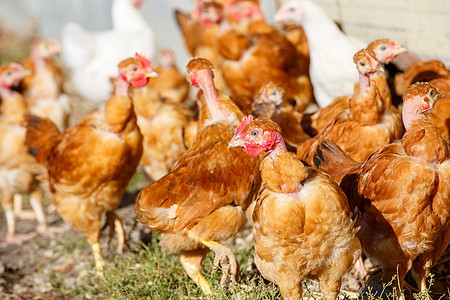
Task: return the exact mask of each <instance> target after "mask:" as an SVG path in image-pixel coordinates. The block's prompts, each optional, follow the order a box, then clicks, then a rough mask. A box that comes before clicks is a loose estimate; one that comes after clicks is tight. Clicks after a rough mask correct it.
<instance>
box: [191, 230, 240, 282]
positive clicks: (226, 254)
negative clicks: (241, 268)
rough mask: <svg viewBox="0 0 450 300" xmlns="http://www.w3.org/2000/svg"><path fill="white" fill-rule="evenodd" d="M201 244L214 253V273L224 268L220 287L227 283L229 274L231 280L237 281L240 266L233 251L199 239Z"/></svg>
mask: <svg viewBox="0 0 450 300" xmlns="http://www.w3.org/2000/svg"><path fill="white" fill-rule="evenodd" d="M198 240H199V241H200V243H202V244H203V245H205V246H207V247H208V248H209V249H211V250H212V251H214V254H215V258H214V272H215V271H216V270H217V269H218V268H219V265H220V266H222V278H221V279H220V285H221V286H224V285H225V284H226V282H227V278H228V274H230V275H231V279H232V280H233V281H236V277H237V270H238V264H237V261H236V257H235V256H234V253H233V251H231V249H230V248H227V247H225V246H223V245H221V244H219V243H217V242H214V241H206V240H204V239H202V238H199V239H198Z"/></svg>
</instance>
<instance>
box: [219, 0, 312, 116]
mask: <svg viewBox="0 0 450 300" xmlns="http://www.w3.org/2000/svg"><path fill="white" fill-rule="evenodd" d="M237 5H239V8H238V9H237V8H236V7H237ZM235 6H236V7H235ZM243 7H245V8H243ZM225 14H226V16H227V17H228V19H227V20H225V21H223V22H228V23H230V26H229V27H230V29H229V30H226V31H224V32H223V33H221V34H220V36H219V40H218V43H219V45H220V48H219V50H220V53H221V54H222V55H223V56H224V57H225V61H224V63H223V65H222V73H223V76H224V78H225V81H226V83H227V85H228V86H229V88H230V90H231V92H232V94H233V95H249V96H250V97H254V96H255V95H257V94H258V92H259V90H260V89H261V88H262V86H263V85H264V84H266V83H267V82H269V81H272V82H274V83H276V84H279V85H280V86H282V87H283V88H284V89H285V91H286V96H287V98H288V99H289V100H290V101H292V103H293V104H294V108H295V110H297V111H304V110H305V108H306V107H307V106H308V105H309V104H310V103H311V102H312V99H313V96H312V86H311V83H310V80H309V75H308V74H309V73H308V72H309V71H308V66H307V63H308V61H307V59H306V58H305V57H301V56H300V53H299V52H298V51H297V49H296V48H295V47H294V45H293V44H292V43H291V42H290V41H289V40H288V39H287V38H286V37H285V36H284V35H282V34H281V33H280V32H278V31H277V30H276V29H275V28H273V27H272V26H269V25H268V24H267V23H266V22H265V21H264V16H263V14H262V12H261V9H260V8H259V5H258V4H257V3H255V2H254V1H245V0H244V1H228V2H227V5H225ZM305 64H306V66H305Z"/></svg>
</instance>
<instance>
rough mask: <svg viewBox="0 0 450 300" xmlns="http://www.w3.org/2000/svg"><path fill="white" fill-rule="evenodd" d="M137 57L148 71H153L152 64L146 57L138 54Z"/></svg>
mask: <svg viewBox="0 0 450 300" xmlns="http://www.w3.org/2000/svg"><path fill="white" fill-rule="evenodd" d="M135 56H136V59H137V60H139V61H140V62H141V63H142V65H143V66H144V67H145V68H146V69H152V62H151V61H150V60H148V59H147V58H146V57H145V56H144V55H141V54H139V53H137V52H136V54H135Z"/></svg>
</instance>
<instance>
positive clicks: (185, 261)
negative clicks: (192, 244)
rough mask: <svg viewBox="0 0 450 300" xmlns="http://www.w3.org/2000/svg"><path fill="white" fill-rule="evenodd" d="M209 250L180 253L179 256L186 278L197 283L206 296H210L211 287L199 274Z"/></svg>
mask: <svg viewBox="0 0 450 300" xmlns="http://www.w3.org/2000/svg"><path fill="white" fill-rule="evenodd" d="M209 251H210V250H209V249H198V250H193V251H182V252H181V255H180V261H181V265H182V266H183V268H184V270H185V271H186V273H187V274H188V276H189V277H190V278H191V279H192V280H193V281H194V282H195V283H197V284H198V285H199V286H200V288H201V289H202V291H203V293H205V294H206V295H211V287H210V286H209V283H208V282H207V281H206V279H205V277H203V275H202V273H201V269H202V264H203V260H204V259H205V256H206V254H208V252H209Z"/></svg>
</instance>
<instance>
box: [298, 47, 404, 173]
mask: <svg viewBox="0 0 450 300" xmlns="http://www.w3.org/2000/svg"><path fill="white" fill-rule="evenodd" d="M354 61H355V64H356V66H357V68H358V70H359V72H360V74H361V77H360V78H361V91H360V92H359V93H358V94H355V95H353V96H352V97H351V99H350V101H349V109H348V110H346V111H343V112H342V113H341V114H339V115H338V116H337V117H335V119H334V120H333V121H332V122H330V123H329V124H328V125H327V126H326V127H325V128H324V129H323V130H322V131H321V132H320V133H319V134H318V135H316V136H314V137H313V138H311V139H309V140H307V141H306V142H305V143H303V144H302V145H301V146H300V147H298V148H297V156H298V157H299V158H300V159H302V160H304V161H305V162H307V163H308V164H309V165H311V166H312V165H313V155H314V151H315V149H316V147H317V146H318V145H319V144H320V142H321V141H323V140H326V139H329V140H332V141H334V142H335V143H336V144H338V145H339V146H340V147H341V148H342V149H343V150H344V151H345V152H346V153H347V154H348V155H349V156H350V157H352V158H353V159H354V160H356V161H359V162H363V161H365V160H366V159H367V158H368V157H369V156H370V155H371V154H372V153H373V152H375V151H376V150H378V149H380V148H381V147H383V146H384V145H386V144H388V143H390V142H392V141H393V140H395V139H397V138H399V137H400V136H401V133H402V131H403V127H402V124H401V116H400V114H399V112H398V111H397V109H396V108H395V107H393V106H389V107H386V102H385V100H384V99H383V98H382V96H381V94H380V92H379V90H378V87H377V85H376V82H375V81H373V80H371V75H372V74H374V73H375V72H376V71H377V70H379V65H378V61H377V60H376V58H375V54H374V53H373V51H372V50H369V49H363V50H361V51H359V52H358V53H356V54H355V57H354ZM369 81H370V84H368V83H369Z"/></svg>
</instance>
